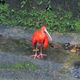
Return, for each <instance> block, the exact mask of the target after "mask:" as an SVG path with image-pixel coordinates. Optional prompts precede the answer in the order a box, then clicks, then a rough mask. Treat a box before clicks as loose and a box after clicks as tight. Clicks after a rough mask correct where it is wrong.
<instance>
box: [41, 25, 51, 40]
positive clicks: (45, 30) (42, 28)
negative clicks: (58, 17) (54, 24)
mask: <svg viewBox="0 0 80 80" xmlns="http://www.w3.org/2000/svg"><path fill="white" fill-rule="evenodd" d="M41 31H43V32H44V33H46V34H47V35H48V38H49V40H50V41H52V37H51V36H50V34H49V32H48V31H47V29H46V26H42V27H41Z"/></svg>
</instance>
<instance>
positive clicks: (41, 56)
mask: <svg viewBox="0 0 80 80" xmlns="http://www.w3.org/2000/svg"><path fill="white" fill-rule="evenodd" d="M45 56H47V55H46V54H42V53H40V54H39V55H38V59H40V58H43V57H45Z"/></svg>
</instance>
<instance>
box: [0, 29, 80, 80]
mask: <svg viewBox="0 0 80 80" xmlns="http://www.w3.org/2000/svg"><path fill="white" fill-rule="evenodd" d="M8 31H9V30H8ZM12 33H13V32H12ZM21 33H22V32H21ZM21 33H20V30H19V33H17V32H16V33H15V34H21ZM23 33H24V32H23ZM23 33H22V34H23ZM7 35H8V34H7ZM9 35H12V34H11V33H9ZM23 35H24V34H23ZM27 35H28V36H31V34H30V35H29V33H28V34H27V33H26V36H27ZM16 36H17V35H16ZM20 36H21V35H20ZM20 36H17V38H15V37H14V36H8V37H6V36H0V55H1V56H2V57H3V54H4V55H5V58H4V62H7V59H6V57H7V58H9V59H8V61H11V59H13V58H15V60H17V59H18V58H19V59H20V61H23V62H24V61H26V60H28V61H30V62H32V63H34V64H36V65H38V66H39V67H40V69H39V70H36V71H35V72H29V73H30V75H33V74H34V75H33V77H36V79H37V76H38V78H40V77H39V75H40V76H41V80H43V79H44V78H45V80H47V79H48V80H49V79H50V80H53V78H54V79H56V80H77V78H75V76H74V75H73V74H72V72H71V71H72V68H73V66H74V65H73V64H74V62H77V61H80V56H79V55H77V54H75V53H70V52H69V51H66V50H64V49H63V48H57V49H54V48H53V47H50V46H48V48H47V49H46V50H43V53H45V54H47V57H45V58H44V59H41V60H36V59H33V58H31V57H30V55H32V54H33V51H32V49H33V47H32V45H31V41H30V40H29V39H28V38H29V37H28V38H26V39H25V38H23V37H20ZM18 37H19V38H18ZM2 52H3V53H2ZM7 53H9V54H7ZM9 55H11V56H9ZM15 56H17V57H15ZM11 57H12V58H11ZM27 57H28V58H27ZM19 59H18V61H19ZM0 61H1V60H0ZM2 61H3V60H2ZM0 72H1V71H0ZM1 73H2V72H1ZM3 73H4V72H3ZM6 73H7V71H5V74H6ZM9 73H10V72H9ZM13 73H15V72H13ZM24 73H25V74H27V75H29V74H28V73H27V72H24V71H23V74H24ZM73 73H74V71H73ZM5 74H3V75H4V76H5ZM16 74H18V72H17V73H16ZM19 74H20V75H21V73H19ZM36 74H37V76H36ZM30 75H29V76H30ZM8 76H9V75H8ZM17 76H19V75H17ZM52 76H53V77H52ZM14 77H15V76H14ZM24 77H25V76H24ZM29 79H30V77H29ZM34 80H35V79H34Z"/></svg>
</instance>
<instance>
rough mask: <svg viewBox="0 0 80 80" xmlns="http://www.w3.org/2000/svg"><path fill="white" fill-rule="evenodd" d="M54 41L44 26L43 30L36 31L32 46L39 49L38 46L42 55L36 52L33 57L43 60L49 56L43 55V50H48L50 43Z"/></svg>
mask: <svg viewBox="0 0 80 80" xmlns="http://www.w3.org/2000/svg"><path fill="white" fill-rule="evenodd" d="M49 39H50V41H52V38H51V36H50V34H49V33H48V31H47V29H46V26H42V27H41V29H39V30H36V31H35V32H34V33H33V35H32V45H33V46H35V48H36V49H37V45H39V47H40V53H39V54H38V53H37V52H38V51H37V50H35V54H34V55H32V56H33V57H34V59H35V58H43V57H44V56H47V55H46V54H42V48H47V46H48V41H49Z"/></svg>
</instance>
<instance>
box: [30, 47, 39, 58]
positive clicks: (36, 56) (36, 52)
mask: <svg viewBox="0 0 80 80" xmlns="http://www.w3.org/2000/svg"><path fill="white" fill-rule="evenodd" d="M33 51H34V52H35V54H33V55H31V57H34V59H35V58H38V51H39V49H38V48H37V47H36V48H35V49H33Z"/></svg>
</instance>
